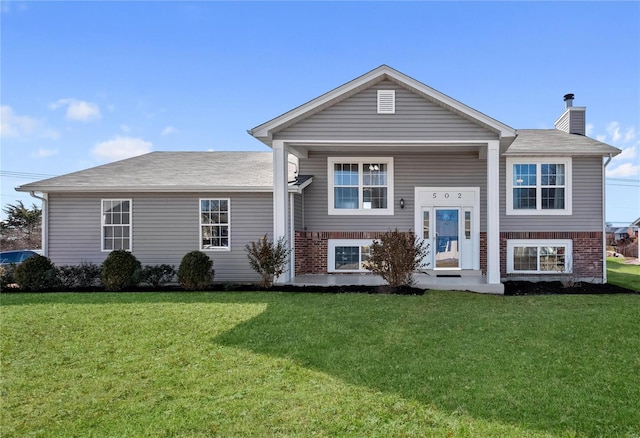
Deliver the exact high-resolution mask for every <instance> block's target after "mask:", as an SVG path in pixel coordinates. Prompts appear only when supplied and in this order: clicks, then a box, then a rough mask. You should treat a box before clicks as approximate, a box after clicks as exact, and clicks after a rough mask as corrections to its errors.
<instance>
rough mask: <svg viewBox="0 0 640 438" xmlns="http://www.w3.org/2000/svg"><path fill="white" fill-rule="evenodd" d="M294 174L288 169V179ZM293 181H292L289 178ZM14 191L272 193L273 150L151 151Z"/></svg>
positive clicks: (297, 186)
mask: <svg viewBox="0 0 640 438" xmlns="http://www.w3.org/2000/svg"><path fill="white" fill-rule="evenodd" d="M291 167H293V166H291ZM292 170H293V169H290V175H291V173H292V172H291V171H292ZM291 179H294V177H293V176H292V177H290V180H291ZM305 181H306V180H305ZM309 183H310V181H309ZM294 185H295V184H294ZM301 185H302V186H305V185H308V184H297V185H296V190H298V188H300V189H301V188H303V187H300V186H301ZM292 187H293V186H292ZM16 190H18V191H21V192H30V191H36V192H45V193H50V192H116V191H119V192H193V191H205V192H212V191H226V192H272V191H273V154H272V153H271V152H151V153H148V154H145V155H140V156H137V157H133V158H128V159H126V160H121V161H116V162H114V163H109V164H104V165H102V166H98V167H93V168H91V169H86V170H81V171H79V172H74V173H69V174H67V175H62V176H57V177H54V178H49V179H45V180H42V181H37V182H33V183H29V184H25V185H22V186H20V187H17V188H16Z"/></svg>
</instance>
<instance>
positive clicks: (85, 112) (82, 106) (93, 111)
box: [49, 99, 101, 122]
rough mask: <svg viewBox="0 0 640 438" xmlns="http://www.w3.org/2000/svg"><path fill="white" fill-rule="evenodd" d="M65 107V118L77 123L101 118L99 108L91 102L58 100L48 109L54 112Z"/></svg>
mask: <svg viewBox="0 0 640 438" xmlns="http://www.w3.org/2000/svg"><path fill="white" fill-rule="evenodd" d="M64 106H66V107H67V113H66V115H65V116H66V118H67V119H69V120H76V121H79V122H90V121H91V120H97V119H99V118H100V117H101V114H100V108H99V107H98V105H96V104H95V103H92V102H85V101H83V100H78V99H60V100H58V101H57V102H54V103H52V104H50V105H49V108H51V109H52V110H56V109H58V108H60V107H64Z"/></svg>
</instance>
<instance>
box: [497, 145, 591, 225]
mask: <svg viewBox="0 0 640 438" xmlns="http://www.w3.org/2000/svg"><path fill="white" fill-rule="evenodd" d="M572 170H573V176H572V187H573V190H572V192H573V214H572V215H570V216H540V215H538V216H507V215H506V198H505V196H506V191H505V182H506V181H505V180H506V160H505V159H504V158H503V159H502V160H501V163H500V187H501V190H502V191H503V193H501V196H500V231H602V158H601V157H574V158H573V159H572Z"/></svg>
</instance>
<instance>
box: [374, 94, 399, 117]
mask: <svg viewBox="0 0 640 438" xmlns="http://www.w3.org/2000/svg"><path fill="white" fill-rule="evenodd" d="M395 113H396V90H378V114H395Z"/></svg>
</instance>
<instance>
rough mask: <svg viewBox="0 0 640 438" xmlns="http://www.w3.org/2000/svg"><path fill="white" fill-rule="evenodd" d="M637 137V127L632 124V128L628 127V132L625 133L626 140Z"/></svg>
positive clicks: (626, 141)
mask: <svg viewBox="0 0 640 438" xmlns="http://www.w3.org/2000/svg"><path fill="white" fill-rule="evenodd" d="M635 138H636V129H635V128H634V127H633V126H632V127H631V128H627V132H625V134H624V142H625V143H628V142H630V141H633V140H634V139H635Z"/></svg>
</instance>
